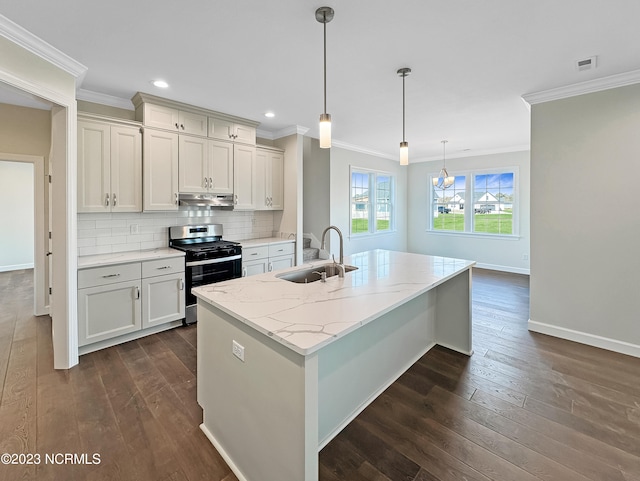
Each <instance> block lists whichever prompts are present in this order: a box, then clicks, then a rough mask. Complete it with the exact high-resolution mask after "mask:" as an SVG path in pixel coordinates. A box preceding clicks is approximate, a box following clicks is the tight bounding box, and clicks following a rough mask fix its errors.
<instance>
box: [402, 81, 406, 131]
mask: <svg viewBox="0 0 640 481" xmlns="http://www.w3.org/2000/svg"><path fill="white" fill-rule="evenodd" d="M405 77H406V75H402V141H403V142H404V141H405V140H404V78H405Z"/></svg>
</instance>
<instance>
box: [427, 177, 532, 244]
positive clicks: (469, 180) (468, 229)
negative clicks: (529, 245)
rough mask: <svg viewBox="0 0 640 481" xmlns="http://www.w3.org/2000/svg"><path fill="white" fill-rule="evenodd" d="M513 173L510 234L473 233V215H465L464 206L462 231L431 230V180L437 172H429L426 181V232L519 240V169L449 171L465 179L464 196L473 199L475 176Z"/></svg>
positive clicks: (466, 210)
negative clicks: (427, 185)
mask: <svg viewBox="0 0 640 481" xmlns="http://www.w3.org/2000/svg"><path fill="white" fill-rule="evenodd" d="M509 172H511V173H513V205H514V208H513V211H512V218H511V225H512V232H511V234H489V233H486V232H474V231H473V229H474V225H473V222H474V219H475V217H474V216H473V215H467V212H469V210H468V209H466V207H467V206H466V205H465V213H464V231H449V230H441V229H434V228H433V209H434V205H433V197H434V196H433V189H434V187H433V184H432V182H431V179H432V178H433V177H437V176H438V172H430V173H429V174H428V176H429V178H428V179H427V180H428V182H429V209H428V213H427V215H428V219H427V232H429V233H431V234H444V235H457V236H463V237H481V238H483V239H498V238H503V239H519V238H520V195H519V190H520V189H519V179H520V169H519V168H518V167H517V166H511V167H509V166H506V167H500V168H490V169H478V170H464V171H463V170H458V171H453V170H452V171H450V172H449V175H452V176H455V177H458V176H464V177H465V196H468V195H469V194H471V198H473V192H475V185H474V184H475V176H476V175H485V174H505V173H509Z"/></svg>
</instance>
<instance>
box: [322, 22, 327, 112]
mask: <svg viewBox="0 0 640 481" xmlns="http://www.w3.org/2000/svg"><path fill="white" fill-rule="evenodd" d="M322 17H323V18H324V22H322V23H323V26H324V28H323V31H324V113H325V114H326V113H327V14H326V13H323V14H322Z"/></svg>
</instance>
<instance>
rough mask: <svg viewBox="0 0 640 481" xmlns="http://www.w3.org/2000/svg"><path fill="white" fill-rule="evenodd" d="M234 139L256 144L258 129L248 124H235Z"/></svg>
mask: <svg viewBox="0 0 640 481" xmlns="http://www.w3.org/2000/svg"><path fill="white" fill-rule="evenodd" d="M232 133H233V140H234V141H235V142H240V143H243V144H250V145H256V129H255V127H250V126H248V125H242V124H233V131H232Z"/></svg>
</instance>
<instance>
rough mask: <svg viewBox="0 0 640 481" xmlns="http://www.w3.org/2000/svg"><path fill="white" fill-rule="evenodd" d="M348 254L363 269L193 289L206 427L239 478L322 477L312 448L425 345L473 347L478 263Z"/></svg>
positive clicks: (305, 480)
mask: <svg viewBox="0 0 640 481" xmlns="http://www.w3.org/2000/svg"><path fill="white" fill-rule="evenodd" d="M345 263H346V264H350V265H353V266H355V267H357V268H358V269H357V270H354V271H351V272H348V273H346V274H345V276H344V278H339V277H338V276H335V277H330V278H328V279H327V280H326V282H321V281H317V282H312V283H308V284H299V283H294V282H289V281H287V280H285V279H283V278H280V277H279V276H282V272H279V273H267V274H263V275H257V276H252V277H249V278H241V279H235V280H232V281H226V282H221V283H217V284H213V285H210V286H204V287H200V288H197V289H194V294H195V295H196V296H197V297H198V320H199V322H198V346H197V352H198V361H197V367H198V372H197V380H198V403H199V404H200V405H201V406H202V408H203V423H202V425H201V428H202V430H203V432H204V433H205V434H206V435H207V437H208V438H209V439H210V441H211V442H212V443H213V444H214V446H215V447H216V448H217V450H218V451H219V452H220V454H221V455H222V456H223V458H224V459H225V461H226V462H227V463H228V464H229V466H230V467H231V469H232V470H233V471H234V473H235V474H236V476H237V477H238V479H239V480H240V481H244V480H246V481H259V480H260V481H271V480H273V481H314V480H317V479H318V452H319V450H320V449H322V448H323V447H324V446H325V445H326V444H327V443H328V442H329V441H330V440H331V439H332V438H333V437H334V436H335V435H336V434H337V433H339V432H340V431H341V430H342V429H343V428H344V427H345V426H346V425H347V424H348V423H349V422H350V421H351V420H353V419H354V418H355V416H357V415H358V414H359V413H360V412H361V411H362V410H363V409H364V408H365V407H366V406H367V405H368V404H369V403H371V401H373V400H374V399H375V398H376V397H377V396H378V395H379V394H380V393H382V391H384V389H386V388H387V387H388V386H389V385H390V384H391V383H393V382H394V381H395V380H396V379H397V378H398V377H399V376H400V375H401V374H402V373H404V372H405V371H406V370H407V369H408V368H409V367H411V365H412V364H413V363H414V362H415V361H417V360H418V359H419V358H420V357H422V356H423V355H424V354H425V353H426V352H427V351H428V350H429V349H431V348H432V347H433V346H434V345H436V344H440V345H442V346H445V347H448V348H451V349H454V350H456V351H459V352H462V353H464V354H467V355H471V354H472V347H471V267H472V266H473V264H474V262H472V261H466V260H460V259H452V258H445V257H434V256H424V255H418V254H409V253H403V252H395V251H385V250H374V251H369V252H363V253H359V254H354V255H352V256H350V257H348V258H346V259H345ZM324 264H327V261H322V262H318V263H314V264H307V265H304V266H299V267H297V268H295V269H293V270H291V271H287V272H292V271H295V270H303V269H307V268H309V267H314V268H318V267H321V266H322V265H324Z"/></svg>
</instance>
